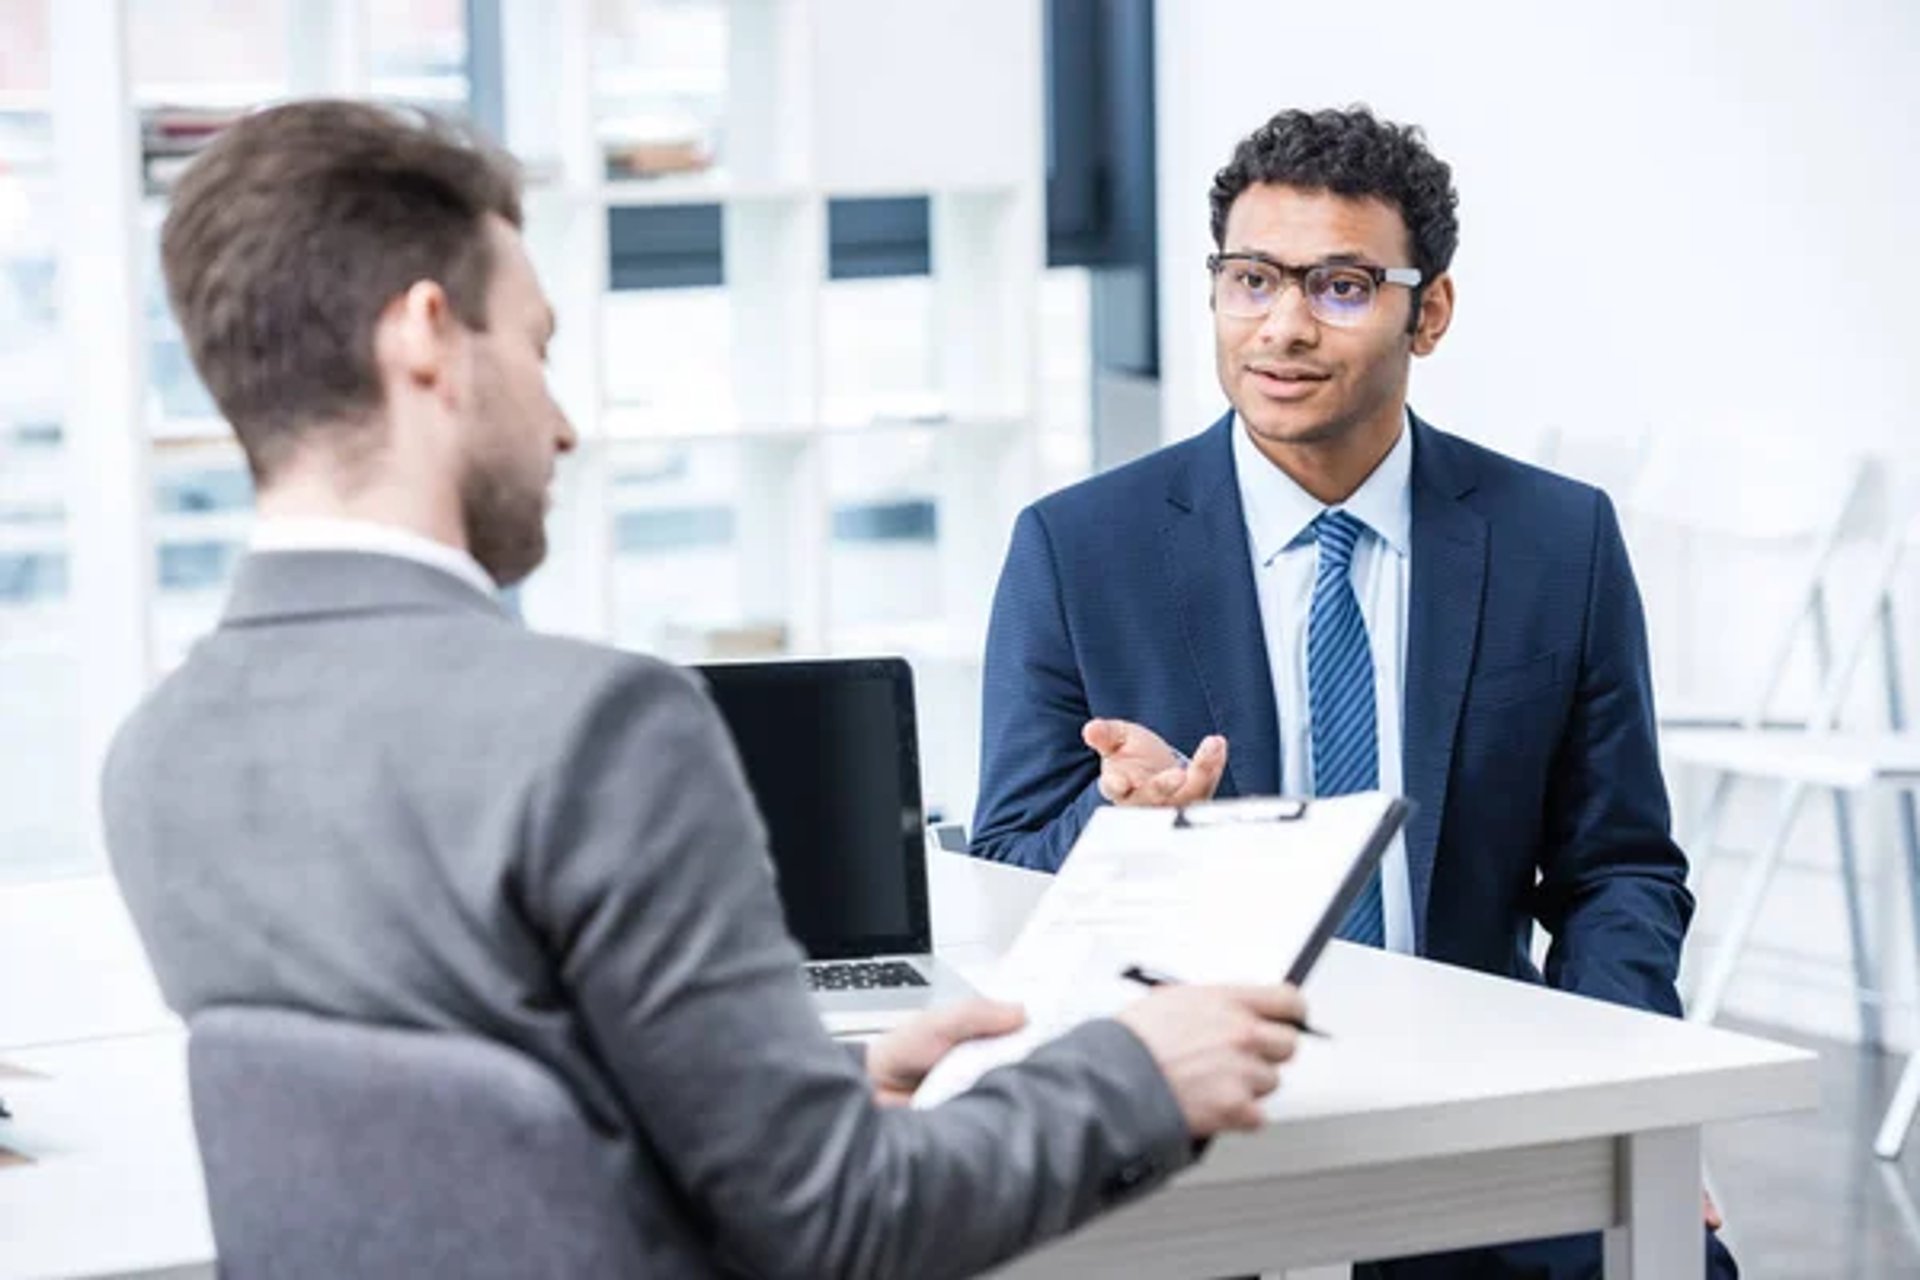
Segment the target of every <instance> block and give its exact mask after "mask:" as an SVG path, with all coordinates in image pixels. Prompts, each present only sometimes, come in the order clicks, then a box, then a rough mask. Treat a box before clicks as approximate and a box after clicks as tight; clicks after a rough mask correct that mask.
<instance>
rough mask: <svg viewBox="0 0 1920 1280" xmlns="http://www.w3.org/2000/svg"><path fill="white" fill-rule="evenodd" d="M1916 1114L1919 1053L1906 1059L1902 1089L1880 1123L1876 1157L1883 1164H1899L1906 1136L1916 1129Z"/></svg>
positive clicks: (1919, 1093)
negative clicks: (1885, 1162)
mask: <svg viewBox="0 0 1920 1280" xmlns="http://www.w3.org/2000/svg"><path fill="white" fill-rule="evenodd" d="M1917 1111H1920V1052H1916V1053H1914V1054H1912V1055H1911V1056H1909V1057H1908V1058H1907V1066H1906V1070H1904V1071H1902V1072H1901V1073H1900V1086H1899V1087H1898V1088H1897V1089H1895V1090H1894V1091H1893V1101H1892V1102H1891V1103H1889V1104H1888V1105H1887V1114H1886V1117H1885V1118H1884V1119H1882V1120H1881V1122H1880V1134H1879V1136H1878V1137H1876V1138H1875V1139H1874V1140H1873V1154H1875V1155H1877V1156H1879V1157H1880V1158H1881V1159H1882V1160H1898V1159H1899V1158H1900V1152H1901V1150H1902V1148H1904V1147H1905V1146H1906V1145H1907V1133H1908V1131H1909V1130H1911V1129H1912V1128H1913V1117H1914V1113H1915V1112H1917Z"/></svg>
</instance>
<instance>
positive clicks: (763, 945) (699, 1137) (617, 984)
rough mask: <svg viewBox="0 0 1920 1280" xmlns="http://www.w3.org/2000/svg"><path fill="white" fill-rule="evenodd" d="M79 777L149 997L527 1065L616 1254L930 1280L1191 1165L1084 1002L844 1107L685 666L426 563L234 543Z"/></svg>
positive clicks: (1113, 1036)
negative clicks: (610, 644) (91, 799)
mask: <svg viewBox="0 0 1920 1280" xmlns="http://www.w3.org/2000/svg"><path fill="white" fill-rule="evenodd" d="M103 786H104V805H105V814H106V830H107V843H108V848H109V851H110V853H111V857H112V860H113V865H114V870H115V872H116V873H117V874H118V876H119V878H120V883H121V885H122V887H123V889H124V891H125V894H126V897H127V902H128V905H129V907H130V908H131V910H132V913H133V917H134V921H135V923H136V924H137V926H138V927H139V930H140V933H141V936H142V938H143V940H144V941H145V944H146V947H147V951H148V954H149V956H150V957H151V959H152V961H153V965H154V969H155V972H156V974H157V975H158V978H159V981H160V985H161V988H162V990H163V991H164V993H165V995H166V997H167V999H168V1001H169V1002H170V1003H171V1004H172V1005H173V1007H174V1008H175V1009H177V1010H179V1011H181V1012H183V1013H191V1012H193V1011H195V1010H197V1009H200V1008H203V1007H206V1006H209V1005H217V1004H234V1003H238V1004H247V1003H271V1004H276V1005H287V1006H292V1007H296V1008H302V1009H308V1010H312V1011H315V1012H319V1013H324V1014H331V1015H336V1016H341V1017H347V1018H354V1019H360V1020H366V1021H373V1022H381V1023H392V1024H399V1025H406V1026H417V1027H428V1028H436V1029H444V1030H455V1031H463V1032H468V1033H472V1034H475V1035H480V1036H486V1037H491V1038H493V1039H495V1040H499V1041H502V1042H505V1043H507V1044H510V1045H512V1046H514V1047H516V1048H518V1049H520V1050H522V1051H523V1052H526V1053H528V1054H530V1055H531V1056H533V1057H534V1058H536V1059H538V1060H540V1061H542V1062H544V1063H546V1064H547V1065H548V1066H549V1067H551V1068H552V1069H553V1070H554V1071H555V1072H556V1073H557V1074H558V1075H559V1076H560V1077H561V1078H562V1079H563V1080H564V1081H565V1082H566V1083H567V1084H568V1085H570V1086H571V1088H572V1089H573V1091H574V1093H575V1094H576V1095H577V1097H578V1098H579V1099H580V1102H581V1104H582V1107H583V1109H584V1110H585V1112H586V1114H587V1115H588V1117H589V1119H590V1120H591V1121H592V1122H593V1123H594V1124H595V1125H596V1126H598V1127H599V1128H601V1129H603V1130H604V1131H605V1132H606V1134H607V1135H608V1139H609V1141H610V1142H613V1143H615V1144H618V1145H619V1147H620V1148H621V1151H620V1155H621V1157H622V1158H623V1159H624V1160H625V1161H626V1162H627V1164H628V1165H629V1166H630V1167H631V1168H632V1170H633V1196H632V1200H633V1207H634V1212H635V1214H636V1215H637V1217H638V1218H639V1220H640V1224H641V1234H642V1236H643V1238H644V1239H646V1240H648V1241H649V1242H650V1246H651V1248H652V1250H653V1253H652V1256H650V1257H648V1258H645V1259H636V1260H635V1265H634V1268H633V1274H638V1275H646V1276H680V1275H710V1274H715V1273H735V1272H739V1273H746V1274H752V1275H796V1276H798V1275H806V1276H826V1275H833V1276H840V1275H846V1276H914V1277H926V1276H947V1275H963V1274H967V1273H971V1272H974V1271H978V1270H980V1269H982V1268H984V1267H987V1266H989V1265H991V1264H993V1263H995V1262H997V1261H999V1260H1001V1259H1004V1258H1007V1257H1009V1256H1010V1255H1012V1254H1014V1253H1016V1252H1018V1251H1019V1250H1021V1249H1023V1248H1026V1247H1028V1246H1031V1245H1033V1244H1035V1243H1037V1242H1039V1241H1041V1240H1044V1239H1046V1238H1048V1237H1051V1236H1054V1235H1057V1234H1059V1233H1061V1232H1064V1231H1066V1230H1068V1229H1069V1228H1071V1227H1073V1226H1075V1225H1076V1224H1078V1223H1080V1222H1082V1221H1084V1220H1085V1219H1086V1218H1088V1217H1089V1216H1091V1215H1093V1214H1094V1213H1096V1212H1099V1211H1100V1210H1102V1209H1103V1208H1106V1207H1108V1206H1110V1205H1112V1204H1114V1203H1116V1202H1118V1201H1119V1200H1121V1199H1124V1198H1127V1197H1128V1196H1130V1195H1131V1194H1133V1193H1135V1192H1137V1191H1138V1190H1140V1189H1142V1188H1144V1187H1146V1186H1149V1185H1152V1184H1155V1183H1157V1182H1158V1181H1160V1180H1161V1179H1163V1178H1164V1177H1165V1176H1166V1175H1167V1174H1169V1173H1171V1172H1172V1171H1174V1170H1176V1169H1178V1168H1180V1167H1181V1166H1182V1165H1184V1164H1185V1163H1186V1162H1187V1161H1188V1160H1190V1159H1191V1154H1190V1147H1189V1144H1188V1141H1187V1137H1186V1132H1185V1127H1184V1125H1183V1123H1182V1121H1181V1117H1180V1113H1179V1109H1178V1107H1177V1105H1176V1103H1175V1101H1174V1098H1173V1095H1172V1093H1171V1091H1170V1090H1169V1089H1168V1087H1167V1085H1166V1082H1165V1080H1164V1079H1163V1077H1162V1076H1161V1075H1160V1073H1159V1071H1158V1070H1157V1069H1156V1068H1155V1066H1154V1064H1153V1062H1152V1059H1151V1058H1150V1057H1149V1055H1148V1054H1147V1052H1146V1049H1145V1047H1144V1046H1143V1045H1142V1044H1141V1043H1140V1042H1139V1040H1138V1039H1136V1038H1135V1037H1134V1036H1133V1035H1132V1034H1131V1033H1130V1032H1128V1031H1127V1030H1125V1029H1124V1028H1123V1027H1121V1026H1119V1025H1118V1024H1116V1023H1113V1022H1098V1023H1091V1024H1088V1025H1087V1026H1084V1027H1082V1028H1080V1029H1079V1030H1077V1031H1075V1032H1073V1033H1072V1034H1070V1035H1068V1036H1066V1037H1064V1038H1062V1039H1061V1040H1059V1041H1057V1042H1055V1043H1054V1044H1052V1045H1051V1046H1049V1047H1047V1048H1045V1049H1043V1050H1042V1051H1041V1052H1040V1053H1038V1054H1036V1055H1035V1056H1034V1057H1033V1058H1032V1059H1031V1060H1029V1061H1028V1062H1027V1063H1025V1064H1023V1065H1020V1066H1017V1067H1013V1068H1010V1069H1007V1070H1003V1071H1000V1072H997V1073H994V1074H992V1075H990V1076H989V1077H987V1078H986V1079H985V1080H984V1081H982V1083H981V1085H980V1086H979V1087H978V1088H976V1089H975V1090H973V1091H972V1092H971V1093H969V1094H967V1095H965V1096H963V1097H961V1098H959V1099H956V1100H955V1101H953V1102H951V1103H948V1104H947V1105H946V1106H943V1107H940V1108H938V1109H937V1110H934V1111H930V1112H911V1111H900V1110H887V1109H882V1108H880V1107H878V1106H876V1105H875V1103H874V1102H873V1100H872V1096H871V1092H870V1088H869V1085H868V1083H867V1081H866V1079H865V1077H864V1075H863V1074H862V1073H861V1071H860V1069H859V1067H858V1064H857V1063H856V1062H855V1061H854V1060H853V1058H852V1057H850V1055H848V1054H847V1053H846V1052H845V1051H844V1050H843V1049H842V1048H841V1047H840V1046H838V1045H836V1044H835V1043H834V1042H833V1041H832V1040H831V1039H829V1038H828V1037H827V1035H826V1034H825V1032H824V1031H823V1030H822V1028H821V1025H820V1022H819V1019H818V1017H817V1015H816V1014H815V1012H814V1009H813V1006H812V1004H811V1002H810V1001H809V999H808V997H807V996H806V993H805V992H804V990H803V989H802V984H801V981H800V976H799V968H798V962H799V959H800V956H799V953H798V951H797V949H796V947H795V945H794V943H793V941H792V940H791V938H790V937H789V936H788V934H787V931H786V929H785V927H784V924H783V922H782V918H781V912H780V905H779V902H778V900H777V898H776V896H775V893H774V882H773V872H772V866H771V863H770V862H769V861H768V858H767V854H766V844H765V835H764V832H763V831H762V829H761V825H760V822H759V820H758V817H757V815H756V813H755V810H754V805H753V801H752V799H751V797H750V796H749V794H748V792H747V790H746V786H745V783H744V781H743V779H742V776H741V772H740V768H739V765H738V762H737V761H736V759H735V757H734V754H733V750H732V747H731V745H730V744H729V742H728V740H727V736H726V732H725V729H724V727H723V726H722V724H721V722H720V720H719V718H718V716H717V715H716V714H715V712H714V710H713V708H712V705H711V704H710V703H709V701H708V700H707V698H706V696H705V694H704V692H703V691H702V689H701V688H700V687H699V685H698V684H697V683H695V682H694V681H693V680H692V679H691V678H689V677H688V676H687V675H685V674H684V673H682V672H680V671H678V670H676V669H674V668H671V667H668V666H666V665H664V664H662V663H659V662H656V661H652V660H650V659H647V658H643V657H639V656H636V655H633V654H628V653H622V652H618V651H616V650H612V649H607V648H602V647H599V646H595V645H590V644H584V643H579V642H576V641H572V640H566V639H560V638H556V637H552V636H543V635H537V634H534V633H531V632H528V631H526V630H524V629H523V628H521V627H520V626H518V625H517V624H515V623H514V622H513V621H512V620H511V619H510V618H508V617H507V616H506V615H505V614H504V613H503V612H502V611H501V610H500V608H499V607H498V606H497V605H496V603H495V602H494V601H493V600H491V599H488V598H486V597H484V596H482V595H480V594H479V593H477V592H475V591H473V590H471V589H470V588H469V587H467V586H466V585H465V584H463V583H461V582H459V581H457V580H456V579H454V578H452V577H451V576H449V575H446V574H442V573H440V572H438V571H436V570H434V569H432V568H429V567H426V566H424V565H419V564H415V563H413V562H410V561H406V560H401V559H397V558H392V557H387V556H380V555H371V554H359V553H351V552H274V553H267V554H259V555H255V556H253V557H251V558H250V559H249V560H248V561H247V562H246V563H244V564H243V565H242V567H241V569H240V574H239V578H238V580H237V582H236V583H235V585H234V590H233V597H232V600H231V603H230V605H229V607H228V611H227V614H226V617H225V619H224V621H223V622H222V624H221V626H220V628H219V629H218V630H217V631H216V632H214V633H213V635H211V636H210V637H208V638H207V639H206V640H204V641H203V642H202V643H200V644H199V645H198V646H197V647H196V648H195V649H194V651H193V653H192V654H191V656H190V657H189V658H188V659H187V661H186V662H185V663H184V664H183V665H182V666H181V667H180V669H179V670H177V671H176V672H174V673H173V675H171V676H170V677H169V678H168V679H167V680H165V681H164V682H163V683H162V684H161V685H160V686H159V687H158V688H157V689H156V690H155V691H154V692H153V693H152V695H151V696H150V697H149V698H148V699H147V701H146V702H145V704H144V705H143V706H142V707H141V708H140V709H139V711H138V712H136V713H135V715H134V716H133V718H132V719H131V720H130V721H129V722H128V723H127V725H126V726H125V727H124V728H123V729H122V731H121V733H120V736H119V738H118V740H117V741H116V743H115V745H114V748H113V751H112V754H111V756H110V758H109V760H108V764H107V768H106V774H105V778H104V782H103ZM448 1176H450V1177H457V1176H459V1171H458V1170H453V1169H450V1170H448Z"/></svg>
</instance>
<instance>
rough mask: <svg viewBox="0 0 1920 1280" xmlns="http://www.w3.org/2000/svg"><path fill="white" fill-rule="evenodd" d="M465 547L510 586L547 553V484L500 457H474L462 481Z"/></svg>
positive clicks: (484, 567) (496, 578)
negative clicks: (530, 479)
mask: <svg viewBox="0 0 1920 1280" xmlns="http://www.w3.org/2000/svg"><path fill="white" fill-rule="evenodd" d="M460 509H461V521H462V523H463V524H464V525H465V527H466V535H467V550H468V551H469V552H470V553H471V554H472V556H473V558H474V559H475V560H478V561H479V562H480V567H481V568H482V569H485V570H486V571H487V574H488V576H489V577H491V578H492V579H493V580H494V581H495V582H497V583H499V584H500V585H501V586H502V587H511V586H513V585H515V584H516V583H518V582H521V581H522V580H524V579H525V578H526V576H527V575H528V574H530V573H532V572H533V571H534V570H535V569H537V568H539V567H540V562H541V561H542V560H545V559H546V558H547V501H546V487H545V485H543V484H542V485H535V484H530V483H527V482H526V481H525V479H524V478H522V477H520V476H518V475H517V474H515V472H514V470H513V469H512V468H511V467H509V466H506V465H504V463H503V460H501V459H475V460H473V461H472V462H470V463H469V464H468V467H467V472H466V475H464V476H463V477H461V482H460Z"/></svg>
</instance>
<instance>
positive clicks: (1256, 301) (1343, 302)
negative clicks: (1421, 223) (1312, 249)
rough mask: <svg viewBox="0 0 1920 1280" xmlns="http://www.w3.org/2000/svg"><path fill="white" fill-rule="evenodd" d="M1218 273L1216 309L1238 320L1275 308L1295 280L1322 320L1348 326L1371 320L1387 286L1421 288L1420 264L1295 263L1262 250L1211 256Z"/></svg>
mask: <svg viewBox="0 0 1920 1280" xmlns="http://www.w3.org/2000/svg"><path fill="white" fill-rule="evenodd" d="M1207 270H1208V271H1209V272H1211V273H1212V274H1213V309H1214V310H1215V311H1217V312H1219V313H1220V314H1221V315H1223V316H1232V317H1234V318H1235V319H1237V320H1259V319H1262V318H1263V317H1265V316H1266V314H1267V313H1268V312H1269V311H1271V310H1273V304H1274V303H1275V302H1278V301H1279V300H1280V294H1281V293H1282V292H1283V291H1284V290H1285V289H1286V287H1287V282H1288V281H1289V280H1291V281H1293V282H1294V283H1296V284H1298V285H1299V286H1300V292H1301V293H1302V294H1304V295H1305V296H1306V299H1307V310H1309V311H1311V312H1312V313H1313V316H1314V318H1315V319H1316V320H1319V321H1321V322H1322V323H1323V324H1330V325H1334V326H1337V327H1339V328H1343V329H1350V328H1352V327H1353V326H1355V325H1360V324H1365V323H1366V321H1367V317H1368V316H1370V315H1372V314H1373V304H1374V299H1375V298H1376V297H1378V296H1379V293H1380V287H1381V286H1382V285H1389V284H1397V285H1402V286H1404V287H1406V288H1408V289H1417V288H1419V287H1420V268H1418V267H1376V266H1372V265H1370V264H1368V263H1364V262H1316V263H1314V264H1313V265H1312V266H1309V267H1289V266H1287V265H1286V264H1285V263H1281V262H1275V261H1274V260H1273V259H1271V258H1267V257H1263V256H1261V255H1260V254H1257V253H1214V254H1209V255H1207Z"/></svg>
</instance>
